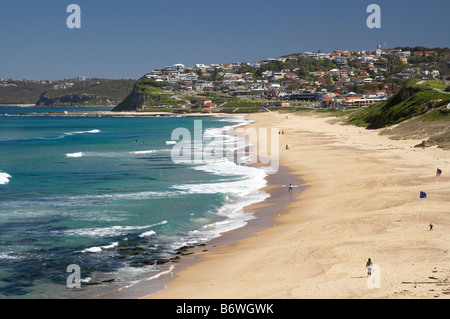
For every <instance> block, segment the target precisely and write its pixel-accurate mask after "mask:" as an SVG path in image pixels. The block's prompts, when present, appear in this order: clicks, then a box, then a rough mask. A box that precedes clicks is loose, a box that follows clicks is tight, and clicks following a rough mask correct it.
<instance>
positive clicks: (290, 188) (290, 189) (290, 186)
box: [289, 183, 292, 192]
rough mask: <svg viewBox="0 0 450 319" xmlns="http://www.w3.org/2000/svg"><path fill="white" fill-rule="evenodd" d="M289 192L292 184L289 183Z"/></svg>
mask: <svg viewBox="0 0 450 319" xmlns="http://www.w3.org/2000/svg"><path fill="white" fill-rule="evenodd" d="M289 191H290V192H292V183H289Z"/></svg>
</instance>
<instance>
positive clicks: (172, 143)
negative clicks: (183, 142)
mask: <svg viewBox="0 0 450 319" xmlns="http://www.w3.org/2000/svg"><path fill="white" fill-rule="evenodd" d="M174 144H177V141H166V145H174Z"/></svg>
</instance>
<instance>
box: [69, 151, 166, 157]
mask: <svg viewBox="0 0 450 319" xmlns="http://www.w3.org/2000/svg"><path fill="white" fill-rule="evenodd" d="M156 152H158V151H157V150H143V151H130V152H75V153H66V157H73V158H76V157H125V156H130V154H131V155H143V154H152V153H156Z"/></svg>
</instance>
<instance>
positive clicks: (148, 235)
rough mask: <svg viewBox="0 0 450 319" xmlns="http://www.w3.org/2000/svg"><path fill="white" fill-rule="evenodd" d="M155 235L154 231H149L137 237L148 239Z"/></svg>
mask: <svg viewBox="0 0 450 319" xmlns="http://www.w3.org/2000/svg"><path fill="white" fill-rule="evenodd" d="M154 234H156V232H155V231H154V230H149V231H146V232H143V233H142V234H140V235H139V237H141V238H142V237H150V236H152V235H154Z"/></svg>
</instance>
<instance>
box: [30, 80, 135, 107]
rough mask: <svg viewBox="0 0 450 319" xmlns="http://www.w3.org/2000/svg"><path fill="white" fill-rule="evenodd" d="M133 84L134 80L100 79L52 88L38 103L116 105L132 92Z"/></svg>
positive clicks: (49, 104)
mask: <svg viewBox="0 0 450 319" xmlns="http://www.w3.org/2000/svg"><path fill="white" fill-rule="evenodd" d="M133 84H134V80H98V81H94V82H90V83H86V84H85V83H77V84H75V85H74V86H73V87H68V88H64V89H55V88H52V89H49V90H47V91H45V92H43V93H42V94H41V95H40V97H39V99H38V100H37V102H36V105H38V106H78V105H88V106H89V105H116V104H117V103H119V102H120V101H122V100H123V99H124V98H125V97H126V96H127V95H128V94H129V93H130V92H131V90H132V88H133Z"/></svg>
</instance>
